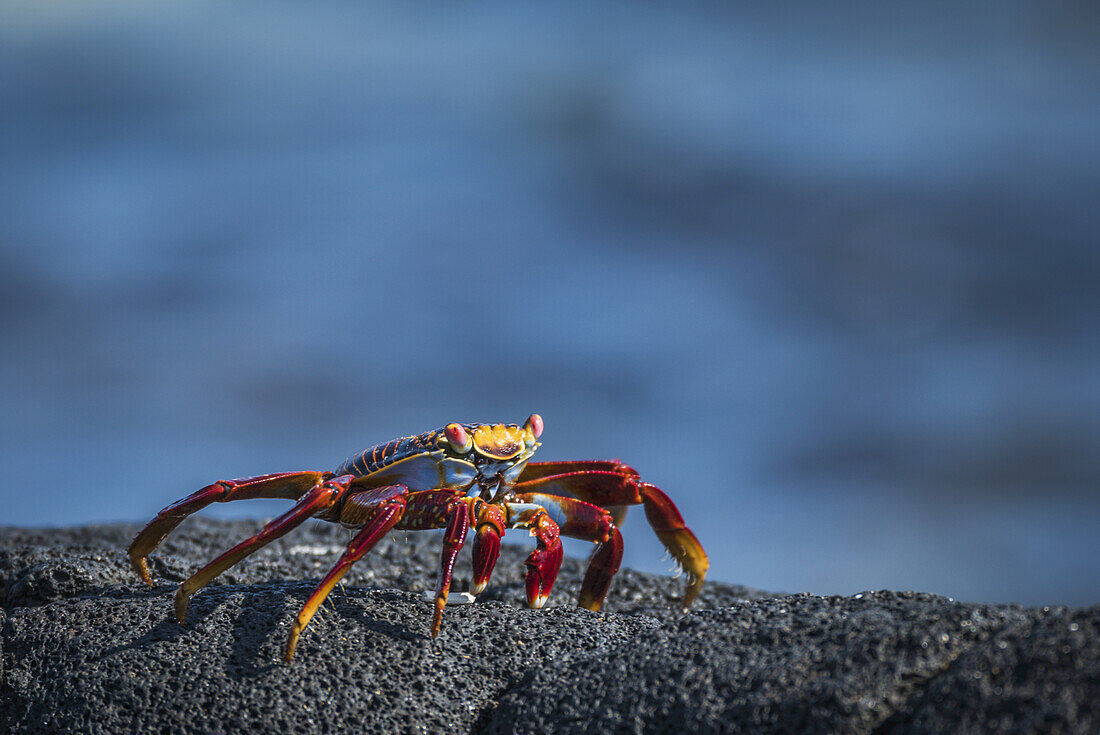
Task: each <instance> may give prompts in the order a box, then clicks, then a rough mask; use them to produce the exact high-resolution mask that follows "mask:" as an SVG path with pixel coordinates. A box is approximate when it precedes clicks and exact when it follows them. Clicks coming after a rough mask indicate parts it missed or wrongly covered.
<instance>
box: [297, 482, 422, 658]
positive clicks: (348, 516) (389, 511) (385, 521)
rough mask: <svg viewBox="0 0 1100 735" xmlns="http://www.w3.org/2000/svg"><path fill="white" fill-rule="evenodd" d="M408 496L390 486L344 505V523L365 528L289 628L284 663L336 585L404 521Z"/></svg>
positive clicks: (405, 491)
mask: <svg viewBox="0 0 1100 735" xmlns="http://www.w3.org/2000/svg"><path fill="white" fill-rule="evenodd" d="M408 492H409V490H408V488H406V487H405V486H404V485H387V486H386V487H380V488H375V489H372V490H364V491H362V492H358V493H355V494H354V495H351V496H349V497H348V498H347V499H346V500H345V501H344V507H343V508H342V509H341V513H340V519H341V522H344V523H349V522H351V523H354V524H360V523H361V524H363V528H362V529H361V530H360V531H359V533H357V534H356V535H355V538H353V539H352V540H351V543H349V544H348V548H347V549H346V550H345V551H344V553H343V555H342V556H341V557H340V560H339V561H337V562H336V564H335V565H334V566H333V567H332V569H331V570H329V573H328V574H326V575H325V578H324V579H322V580H321V583H320V584H319V585H317V589H315V590H314V591H313V594H311V595H310V596H309V599H307V600H306V603H305V604H304V605H303V606H302V609H301V611H299V613H298V617H297V618H295V620H294V625H292V626H291V628H290V637H289V638H288V639H287V642H286V654H285V655H284V657H283V658H284V660H286V661H288V662H289V661H290V659H292V658H293V657H294V649H295V647H297V645H298V637H299V636H300V635H301V634H302V630H303V629H304V628H305V627H306V625H307V624H308V623H309V621H310V619H311V618H312V617H313V615H314V613H316V612H317V608H318V607H320V606H321V603H322V602H324V601H325V598H326V597H328V594H329V592H331V591H332V588H333V587H335V586H336V583H337V582H339V581H340V580H341V579H342V578H343V576H344V575H345V574H347V572H348V570H349V569H351V565H352V564H354V563H355V562H357V561H359V560H360V559H362V558H363V555H364V554H366V553H367V552H368V551H370V550H371V548H372V547H373V546H374V545H375V544H376V543H378V541H379V540H380V539H381V538H382V537H383V536H385V535H386V534H387V533H388V532H389V530H390V529H391V528H393V527H394V526H395V525H396V524H397V522H398V521H399V520H400V519H401V514H402V513H404V512H405V504H406V496H407V495H408Z"/></svg>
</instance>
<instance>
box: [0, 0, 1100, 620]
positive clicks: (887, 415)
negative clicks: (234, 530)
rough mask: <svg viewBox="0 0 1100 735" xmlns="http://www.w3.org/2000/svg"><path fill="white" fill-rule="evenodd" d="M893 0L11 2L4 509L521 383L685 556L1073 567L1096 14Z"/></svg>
mask: <svg viewBox="0 0 1100 735" xmlns="http://www.w3.org/2000/svg"><path fill="white" fill-rule="evenodd" d="M914 5H915V6H914V7H908V8H905V7H900V6H892V5H890V6H889V7H885V6H884V4H881V3H871V2H868V3H862V2H846V3H842V4H840V5H830V7H828V8H825V7H819V6H818V4H816V3H812V2H804V3H793V4H792V3H783V4H766V7H754V4H748V3H719V2H715V3H704V2H695V3H667V4H666V3H637V2H622V3H618V2H591V3H585V4H579V3H578V4H545V5H530V4H519V3H509V2H503V3H495V2H472V3H463V4H461V7H456V6H455V5H453V4H450V3H427V2H415V3H406V2H381V3H351V2H319V3H310V4H297V3H277V2H275V3H273V2H255V1H246V2H237V3H232V4H220V3H208V2H195V3H147V2H121V1H120V2H92V3H87V2H51V3H41V2H36V1H35V2H32V1H29V0H28V1H25V2H24V1H17V0H8V2H5V3H4V4H3V5H2V6H0V314H2V322H0V330H2V331H0V340H2V341H0V349H2V352H0V405H2V407H3V410H2V411H0V431H2V433H3V441H2V445H0V466H2V467H3V470H4V481H3V484H2V486H0V523H8V524H21V525H60V524H73V523H84V522H92V521H112V520H129V521H139V520H140V521H144V520H147V519H148V518H149V517H151V516H152V515H153V514H154V513H155V512H156V511H157V510H159V509H160V508H161V507H162V506H164V505H166V504H167V503H168V502H170V501H172V500H175V499H177V498H179V497H181V496H183V495H185V494H187V493H189V492H191V491H192V490H194V489H197V488H198V487H200V486H202V485H204V484H206V483H208V482H210V481H213V480H216V479H220V478H228V477H239V476H245V475H251V474H258V473H263V472H270V471H279V470H291V469H329V468H332V467H334V466H335V465H337V464H338V463H339V462H340V461H341V460H343V459H344V458H345V457H346V456H347V455H349V454H351V453H352V452H354V451H357V450H359V449H362V448H364V447H366V446H368V445H371V444H374V443H377V442H380V441H384V440H388V439H390V438H393V437H395V436H399V435H405V434H410V433H417V432H419V431H423V430H425V429H428V428H434V427H438V426H441V425H442V424H444V423H446V422H448V421H452V420H460V421H479V420H484V421H512V422H522V421H523V420H524V419H525V418H526V417H527V415H528V414H529V413H531V412H532V411H537V412H539V413H541V414H542V415H543V416H544V417H545V420H546V433H545V435H544V437H543V448H542V450H541V451H540V457H541V458H542V459H566V458H608V457H621V458H622V459H624V460H625V461H627V462H629V463H630V464H632V465H634V466H635V467H637V468H639V469H640V470H641V471H642V472H643V474H644V476H645V477H646V478H647V479H648V480H650V481H651V482H654V483H655V484H657V485H659V486H661V487H662V488H664V489H665V490H666V491H667V492H668V493H669V494H670V495H671V496H672V497H673V498H675V500H676V502H677V503H678V504H679V506H680V509H681V510H682V512H683V515H684V516H685V518H686V519H687V520H688V522H689V524H690V525H691V526H692V527H693V528H694V530H695V531H696V533H697V534H698V536H699V537H700V539H701V540H702V541H703V543H704V545H705V546H706V548H707V550H708V551H709V552H710V556H711V560H712V566H711V578H712V579H719V580H724V581H729V582H738V583H744V584H748V585H753V586H756V587H761V588H764V589H772V590H788V591H810V592H816V593H851V592H855V591H859V590H863V589H869V588H880V587H891V588H901V589H920V590H927V591H933V592H939V593H943V594H947V595H951V596H954V597H957V598H962V599H967V600H988V601H1019V602H1024V603H1030V604H1045V603H1070V604H1087V603H1095V602H1098V601H1100V540H1098V538H1100V534H1098V532H1097V529H1098V526H1100V493H1098V492H1097V486H1098V482H1100V452H1098V451H1097V449H1098V447H1100V373H1098V366H1100V334H1098V326H1100V247H1098V245H1100V243H1098V239H1100V237H1098V236H1100V217H1098V214H1097V212H1098V202H1100V197H1098V192H1100V133H1098V131H1100V122H1098V121H1100V42H1098V41H1100V12H1098V11H1097V9H1096V6H1095V5H1094V4H1091V3H1072V2H1068V3H1043V2H1038V1H1035V2H1016V3H1005V2H989V3H975V2H968V3H962V4H960V3H954V2H950V3H949V2H942V3H921V4H914ZM284 507H285V506H284V505H281V504H279V503H271V502H266V501H262V502H257V501H254V502H252V503H240V504H230V505H225V506H218V507H216V508H214V509H211V511H210V514H211V515H214V516H221V517H240V516H263V515H271V514H274V513H277V512H279V511H280V509H282V508H284ZM625 535H626V539H627V552H626V554H627V555H626V559H625V563H626V564H628V565H631V566H634V567H637V568H641V569H646V570H650V571H658V572H664V571H666V570H668V568H669V564H670V563H669V562H668V561H667V559H662V553H663V552H662V549H661V547H660V545H659V544H658V542H657V541H656V539H655V537H654V536H653V535H652V534H651V533H650V532H649V530H648V528H647V527H646V524H645V521H644V517H643V514H642V513H640V512H635V513H633V514H631V516H630V517H629V518H628V521H627V524H626V528H625ZM211 551H212V552H213V551H214V550H211ZM584 551H585V549H584V548H583V546H577V545H574V546H573V547H572V548H571V550H570V552H569V553H574V554H576V553H584Z"/></svg>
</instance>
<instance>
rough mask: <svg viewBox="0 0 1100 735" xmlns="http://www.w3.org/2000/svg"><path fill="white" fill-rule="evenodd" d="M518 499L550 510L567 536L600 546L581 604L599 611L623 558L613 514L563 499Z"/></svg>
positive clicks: (531, 496) (524, 495)
mask: <svg viewBox="0 0 1100 735" xmlns="http://www.w3.org/2000/svg"><path fill="white" fill-rule="evenodd" d="M516 497H517V498H518V499H519V500H520V501H522V502H524V503H534V504H536V505H541V506H542V507H544V508H546V510H547V511H548V512H549V513H550V514H551V515H552V516H554V518H555V519H556V520H557V522H558V525H559V527H560V528H561V534H562V535H563V536H568V537H570V538H578V539H583V540H585V541H593V542H595V543H596V544H597V546H596V551H595V552H593V554H592V558H591V559H590V560H589V561H588V570H587V571H586V572H585V574H584V582H583V583H582V584H581V595H580V599H579V600H578V601H577V604H578V605H579V606H580V607H583V608H587V609H588V610H599V609H600V607H601V606H602V605H603V600H604V597H606V596H607V590H608V589H609V588H610V587H611V578H612V577H614V576H615V573H616V572H618V571H619V563H620V562H621V561H622V558H623V536H622V534H621V533H619V529H618V527H616V525H615V522H614V520H612V518H611V514H610V513H608V512H607V511H606V510H604V509H603V508H601V507H599V506H596V505H592V504H591V503H586V502H584V501H583V500H577V499H575V498H566V497H563V496H561V495H546V494H543V493H520V494H518V495H517V496H516Z"/></svg>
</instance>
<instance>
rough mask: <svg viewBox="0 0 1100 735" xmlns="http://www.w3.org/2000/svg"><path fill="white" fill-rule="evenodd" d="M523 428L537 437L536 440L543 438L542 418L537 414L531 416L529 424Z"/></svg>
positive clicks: (528, 419) (528, 420)
mask: <svg viewBox="0 0 1100 735" xmlns="http://www.w3.org/2000/svg"><path fill="white" fill-rule="evenodd" d="M523 428H525V429H527V430H528V431H530V432H531V433H532V434H534V435H535V438H536V439H538V438H539V437H540V436H542V416H539V415H538V414H537V413H533V414H531V415H530V416H529V417H528V418H527V423H526V424H524V425H523Z"/></svg>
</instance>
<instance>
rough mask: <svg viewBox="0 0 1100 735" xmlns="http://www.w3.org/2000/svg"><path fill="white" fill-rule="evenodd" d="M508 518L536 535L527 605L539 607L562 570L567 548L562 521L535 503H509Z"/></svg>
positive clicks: (529, 563) (531, 557)
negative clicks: (561, 532)
mask: <svg viewBox="0 0 1100 735" xmlns="http://www.w3.org/2000/svg"><path fill="white" fill-rule="evenodd" d="M504 507H505V508H506V510H507V511H508V521H509V523H510V525H511V526H512V528H528V529H530V530H531V535H532V536H534V537H535V542H536V546H535V550H534V551H532V552H531V553H530V555H528V557H527V560H526V562H525V564H526V565H527V577H526V580H525V582H526V588H527V606H528V607H532V608H535V609H538V608H541V607H542V606H543V605H544V604H546V598H547V597H549V596H550V590H551V589H552V588H553V586H554V580H556V579H557V578H558V570H559V569H561V560H562V554H563V550H562V547H561V538H559V536H560V530H559V528H558V524H557V523H555V522H554V519H553V518H551V517H550V514H549V513H547V512H546V509H545V508H543V507H541V506H539V505H536V504H532V503H523V502H521V503H505V504H504Z"/></svg>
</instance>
